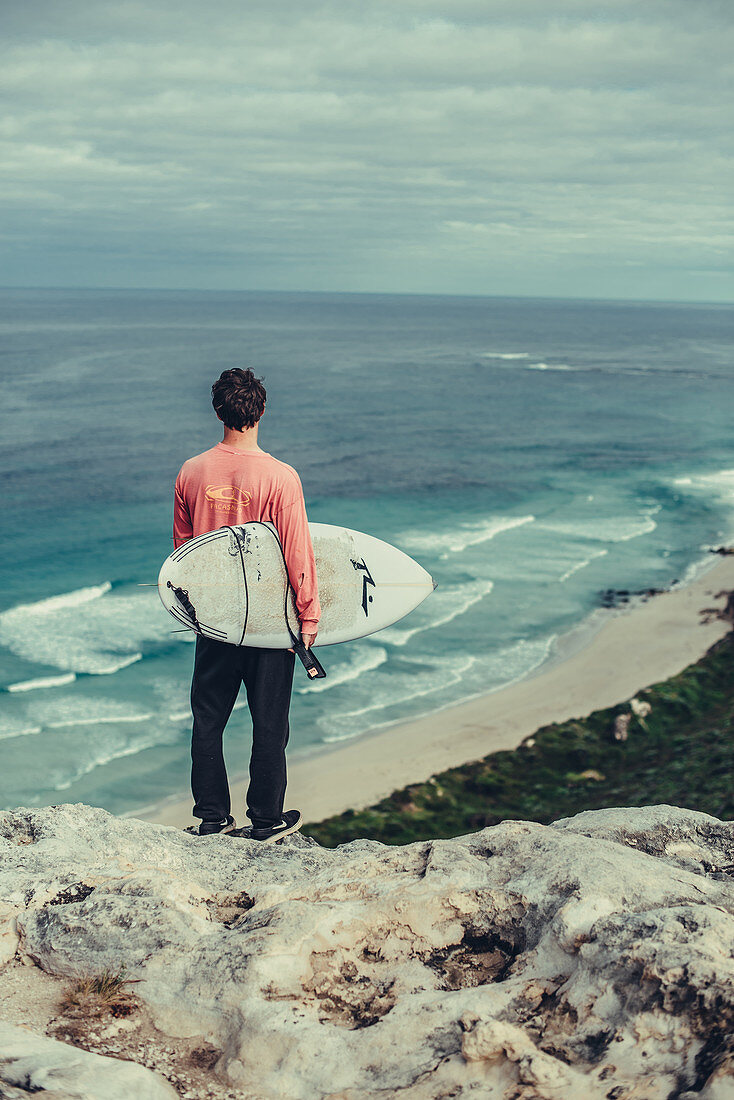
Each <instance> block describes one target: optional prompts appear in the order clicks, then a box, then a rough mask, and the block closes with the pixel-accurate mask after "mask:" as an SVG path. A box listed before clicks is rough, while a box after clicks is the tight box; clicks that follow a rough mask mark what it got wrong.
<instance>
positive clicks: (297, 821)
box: [249, 810, 303, 844]
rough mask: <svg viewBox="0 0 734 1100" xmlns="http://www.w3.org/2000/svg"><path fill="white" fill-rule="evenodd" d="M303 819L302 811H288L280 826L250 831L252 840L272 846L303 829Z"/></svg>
mask: <svg viewBox="0 0 734 1100" xmlns="http://www.w3.org/2000/svg"><path fill="white" fill-rule="evenodd" d="M302 824H303V817H302V816H301V811H300V810H286V811H285V813H284V814H283V820H282V821H281V822H280V824H279V825H269V826H268V828H267V829H250V833H249V837H250V840H259V841H260V843H261V844H272V843H273V842H274V841H276V840H280V838H281V837H282V836H288V834H289V833H295V832H297V831H298V829H300V828H301V825H302Z"/></svg>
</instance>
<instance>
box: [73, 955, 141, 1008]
mask: <svg viewBox="0 0 734 1100" xmlns="http://www.w3.org/2000/svg"><path fill="white" fill-rule="evenodd" d="M138 980H139V979H136V978H126V977H125V967H124V965H123V966H121V967H120V969H119V970H117V971H115V970H103V971H102V972H101V973H100V974H83V975H80V976H79V977H78V978H75V979H74V981H73V982H71V984H70V985H68V986H67V987H66V989H65V990H64V993H63V996H62V998H61V1002H60V1005H59V1007H60V1009H61V1011H62V1012H63V1013H65V1014H66V1015H69V1016H81V1015H85V1016H105V1015H110V1016H116V1017H120V1016H129V1015H130V1014H131V1013H132V1012H134V1010H135V1009H136V1008H137V1000H136V998H135V997H134V996H133V994H132V993H131V992H130V991H129V990H128V989H126V988H125V987H126V986H128V985H132V984H133V983H134V982H136V981H138Z"/></svg>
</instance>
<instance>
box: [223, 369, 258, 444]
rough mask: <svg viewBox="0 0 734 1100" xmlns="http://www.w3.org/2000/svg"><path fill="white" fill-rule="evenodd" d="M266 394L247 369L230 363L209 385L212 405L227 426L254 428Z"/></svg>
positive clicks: (241, 428) (238, 428) (239, 428)
mask: <svg viewBox="0 0 734 1100" xmlns="http://www.w3.org/2000/svg"><path fill="white" fill-rule="evenodd" d="M266 400H267V394H266V392H265V387H264V386H263V384H262V381H261V380H260V379H259V378H256V377H255V375H254V374H253V373H252V371H251V370H242V368H241V367H234V368H233V369H232V370H225V371H222V373H221V374H220V376H219V378H218V379H217V380H216V382H215V383H214V385H213V386H212V405H213V406H214V409H215V412H216V414H217V416H218V417H219V419H220V420H221V421H222V423H223V424H224V425H225V427H227V428H234V430H235V431H238V432H241V431H242V430H243V429H244V428H254V426H255V425H256V424H257V422H258V420H259V419H260V417H261V416H262V414H263V412H264V411H265V402H266Z"/></svg>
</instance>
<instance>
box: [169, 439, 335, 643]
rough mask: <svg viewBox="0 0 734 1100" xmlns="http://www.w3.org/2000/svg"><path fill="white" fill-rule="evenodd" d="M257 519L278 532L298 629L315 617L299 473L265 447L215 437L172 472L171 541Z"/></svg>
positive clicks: (308, 628)
mask: <svg viewBox="0 0 734 1100" xmlns="http://www.w3.org/2000/svg"><path fill="white" fill-rule="evenodd" d="M251 520H261V521H265V522H267V523H272V524H273V526H274V527H275V528H276V530H277V532H278V534H279V535H280V541H281V543H282V546H283V553H284V555H285V562H286V566H287V568H288V576H289V578H290V582H291V585H292V586H293V591H294V593H295V599H296V610H297V611H298V617H299V619H300V621H301V630H302V632H303V633H304V634H315V633H316V629H317V627H318V622H319V618H320V617H321V606H320V604H319V591H318V584H317V580H316V563H315V561H314V555H313V545H312V543H311V534H310V532H309V529H308V520H307V518H306V505H305V502H304V499H303V489H302V488H301V479H300V478H299V476H298V474H297V473H296V471H295V470H294V469H293V467H292V466H288V465H287V464H286V463H285V462H280V461H279V460H278V459H277V458H273V456H272V455H270V454H267V453H266V452H265V451H236V450H235V449H234V448H233V447H228V446H226V444H224V443H217V445H216V446H215V447H212V448H211V449H210V450H208V451H204V453H203V454H200V455H195V456H194V458H190V459H188V461H187V462H184V464H183V466H182V467H181V469H180V471H179V474H178V477H177V478H176V490H175V495H174V508H173V544H174V546H175V547H179V546H180V545H181V544H182V543H184V542H186V540H187V539H190V538H193V537H194V536H195V535H203V534H204V533H205V532H206V531H215V530H216V529H217V528H218V527H226V526H229V525H232V524H240V523H248V522H250V521H251Z"/></svg>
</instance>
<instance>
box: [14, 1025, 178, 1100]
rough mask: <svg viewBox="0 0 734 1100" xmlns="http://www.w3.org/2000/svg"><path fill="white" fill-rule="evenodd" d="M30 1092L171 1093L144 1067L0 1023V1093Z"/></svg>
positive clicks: (79, 1097) (87, 1099)
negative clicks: (91, 1052) (7, 1086)
mask: <svg viewBox="0 0 734 1100" xmlns="http://www.w3.org/2000/svg"><path fill="white" fill-rule="evenodd" d="M6 1085H10V1086H16V1087H14V1088H12V1087H11V1088H6V1087H4V1086H6ZM29 1093H33V1094H34V1095H40V1096H41V1097H43V1096H44V1095H46V1096H49V1097H53V1100H113V1098H114V1097H120V1098H122V1097H135V1100H175V1097H176V1093H175V1092H174V1090H173V1089H172V1088H171V1086H170V1085H169V1084H168V1082H166V1081H164V1080H163V1079H162V1078H161V1077H159V1076H158V1075H157V1074H155V1073H153V1072H152V1071H151V1070H149V1069H145V1067H144V1066H136V1065H135V1063H134V1062H121V1061H119V1060H118V1059H116V1058H103V1057H101V1056H100V1055H99V1054H90V1053H89V1051H86V1050H79V1048H78V1047H72V1046H69V1045H68V1044H67V1043H59V1042H57V1041H56V1040H55V1039H48V1038H46V1036H45V1035H36V1034H34V1033H33V1032H32V1031H28V1030H27V1029H26V1028H24V1027H14V1026H13V1025H12V1024H6V1023H3V1022H2V1021H0V1097H5V1096H7V1097H8V1100H10V1098H11V1097H13V1100H14V1098H15V1097H16V1096H27V1095H28V1094H29Z"/></svg>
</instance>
